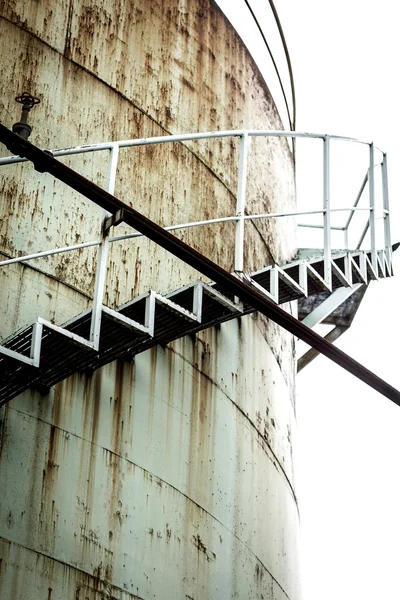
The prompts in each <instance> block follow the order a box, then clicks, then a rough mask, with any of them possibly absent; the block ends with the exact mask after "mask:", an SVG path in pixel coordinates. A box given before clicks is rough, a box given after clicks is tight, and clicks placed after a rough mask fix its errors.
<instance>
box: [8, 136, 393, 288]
mask: <svg viewBox="0 0 400 600" xmlns="http://www.w3.org/2000/svg"><path fill="white" fill-rule="evenodd" d="M232 137H235V138H240V152H239V161H238V186H237V198H236V199H237V202H236V212H235V214H233V215H231V216H225V217H218V216H217V215H216V216H215V218H212V219H208V220H202V221H192V222H189V223H179V224H172V225H169V226H166V227H165V229H167V230H169V231H173V230H177V229H185V228H189V227H197V226H202V225H210V224H213V223H222V222H229V221H231V222H236V242H235V263H234V268H235V271H237V272H243V268H244V264H243V262H244V261H243V259H244V227H245V222H246V221H255V220H258V219H263V220H267V219H272V218H274V219H275V218H283V217H297V218H299V217H303V216H305V215H319V216H320V218H321V221H322V222H321V223H317V224H315V223H309V224H307V223H304V222H300V223H298V226H299V227H302V228H304V227H306V228H307V227H308V228H309V229H321V230H322V232H323V253H324V280H325V282H326V284H327V285H328V286H330V283H331V279H332V272H331V258H332V232H334V231H339V232H342V234H343V244H341V245H340V248H341V249H342V250H354V249H359V248H361V246H362V244H363V243H365V239H366V236H367V233H368V231H369V234H370V235H369V239H370V245H369V248H368V250H369V251H370V255H371V263H372V267H373V269H374V270H375V271H376V270H377V261H378V258H377V257H378V252H379V251H381V252H384V254H385V257H386V260H387V262H388V264H389V265H390V264H391V251H392V249H391V240H390V212H389V197H388V182H387V159H386V154H385V153H384V152H382V151H381V150H379V149H378V148H376V147H375V146H374V143H373V142H370V141H363V140H358V139H355V138H349V137H343V136H337V135H328V134H319V133H307V132H294V131H258V130H232V131H217V132H205V133H192V134H182V135H170V136H161V137H153V138H141V139H133V140H121V141H117V142H103V143H99V144H90V145H85V146H76V147H74V148H64V149H59V150H54V151H53V154H54V156H56V157H62V156H69V155H77V154H87V153H90V152H101V151H107V152H108V153H109V160H108V175H107V191H109V192H110V193H113V192H114V189H115V181H116V176H117V167H118V156H119V151H120V149H122V148H134V147H136V146H146V145H151V144H166V143H174V142H181V143H185V142H192V141H195V140H205V139H210V140H212V139H221V138H232ZM253 137H265V138H270V137H273V138H298V139H299V138H308V139H314V140H320V141H322V154H323V162H322V188H323V189H322V194H321V199H320V207H319V208H316V209H315V208H313V209H312V210H311V209H308V210H307V209H306V210H300V211H299V210H298V211H291V212H274V213H260V214H247V213H246V181H247V173H248V152H249V143H250V140H251V138H253ZM333 141H340V142H347V143H352V144H361V145H366V146H367V147H368V149H369V153H368V161H367V165H366V174H365V176H364V177H363V180H362V182H361V185H360V188H359V192H358V194H357V196H356V198H355V201H354V202H353V204H351V205H350V206H347V207H340V206H339V207H338V206H333V205H332V202H331V175H332V161H331V153H330V149H331V144H332V142H333ZM377 154H379V155H380V156H381V160H380V161H379V162H378V164H377V163H376V155H377ZM24 160H25V159H23V158H21V157H19V156H13V157H5V158H0V167H1V166H4V165H11V164H16V163H19V162H23V161H24ZM349 168H350V167H349ZM377 169H380V170H381V189H380V194H379V198H380V203H381V206H380V207H379V206H378V202H377V197H378V196H377V193H376V192H377V190H376V187H377V186H376V182H375V179H376V178H375V174H376V170H377ZM314 176H315V174H314ZM366 194H367V196H368V204H367V206H364V207H362V206H360V200H361V198H362V197H364V196H365V195H366ZM362 211H363V212H366V213H367V218H366V220H365V223H364V226H363V229H362V233H361V236H360V238H359V240H358V243H357V244H356V245H355V246H353V247H351V248H350V247H349V228H350V226H351V225H352V221H353V218H354V215H355V213H356V212H362ZM378 211H379V212H378ZM334 213H344V214H345V215H347V218H346V221H345V222H343V224H342V225H340V226H338V225H332V224H331V220H332V216H333V214H334ZM380 219H382V220H383V239H384V244H383V247H382V248H378V245H377V227H378V226H379V221H380ZM111 224H112V223H110V225H111ZM139 235H141V234H139V233H132V234H127V235H121V236H114V237H110V238H109V239H108V241H109V242H111V243H112V242H116V241H121V240H124V239H129V238H134V237H138V236H139ZM100 244H102V241H101V240H95V241H88V242H84V243H81V244H75V245H71V246H66V247H63V248H56V249H53V250H47V251H42V252H36V253H34V254H29V255H25V256H20V257H18V258H11V259H7V260H4V261H1V262H0V266H5V265H7V264H12V263H16V262H26V261H29V260H33V259H36V258H40V257H44V256H49V255H53V254H58V253H61V252H69V251H72V250H79V249H82V248H87V247H90V246H98V245H100Z"/></svg>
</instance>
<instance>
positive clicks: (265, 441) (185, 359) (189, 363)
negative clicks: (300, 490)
mask: <svg viewBox="0 0 400 600" xmlns="http://www.w3.org/2000/svg"><path fill="white" fill-rule="evenodd" d="M167 347H168V349H169V350H170V351H171V352H173V353H174V354H177V355H178V356H179V357H180V358H181V359H182V360H183V361H184V362H186V363H187V364H188V365H190V366H191V367H192V368H193V369H194V370H195V371H197V372H198V373H200V374H201V375H202V376H203V377H204V378H206V379H207V380H208V381H210V382H211V383H212V384H213V385H215V387H216V388H217V389H218V391H219V392H221V393H222V394H223V395H224V396H225V398H227V399H228V400H230V402H232V404H233V405H234V406H235V408H237V410H238V411H239V412H240V413H241V414H242V415H243V417H244V418H245V419H246V420H247V421H248V423H250V425H251V426H252V427H253V429H255V431H256V433H257V443H258V444H260V445H261V446H262V444H261V443H260V440H259V438H261V440H262V442H263V443H264V444H266V445H267V446H268V449H269V450H270V452H271V454H272V456H273V457H274V459H275V460H276V462H277V463H278V465H279V467H280V470H281V472H282V474H283V476H284V477H285V479H286V481H287V484H288V486H289V487H290V490H291V492H292V496H293V500H294V502H295V504H296V507H297V513H298V515H299V516H300V510H299V506H298V501H297V495H296V492H295V491H294V487H293V485H292V483H291V481H290V479H289V477H288V475H287V474H286V471H285V469H284V468H283V466H282V464H281V462H280V460H279V458H278V457H277V456H276V454H275V452H274V451H273V449H272V448H271V446H270V444H269V443H268V442H267V440H265V438H263V436H262V434H261V432H260V431H259V430H258V429H257V427H256V426H255V424H254V422H253V421H252V420H251V419H250V417H249V416H248V415H247V414H246V413H245V412H244V410H243V409H242V408H241V407H240V406H239V405H238V404H236V402H235V401H234V400H232V398H230V397H229V396H228V394H227V393H226V392H225V391H224V390H223V389H222V388H221V386H220V385H219V384H218V383H217V382H216V381H214V380H213V379H211V377H210V376H209V375H207V373H204V372H203V371H202V370H201V369H199V367H197V366H196V365H194V364H192V363H191V362H190V361H189V359H188V358H186V357H185V356H183V355H182V354H180V353H179V352H178V351H177V350H175V349H173V348H171V347H170V345H169V344H168V345H167ZM268 348H269V349H270V350H271V352H272V348H271V347H270V346H269V345H268ZM272 354H273V356H274V358H275V360H276V357H275V354H274V353H273V352H272ZM277 365H278V368H279V371H280V372H281V374H282V377H283V378H284V375H283V373H282V371H281V369H280V367H279V364H278V363H277ZM284 379H285V378H284ZM285 382H286V380H285ZM288 387H289V386H288ZM289 404H290V407H291V409H292V411H293V417H294V418H295V407H294V406H293V404H292V402H291V401H290V402H289ZM266 454H267V453H266ZM267 456H268V454H267ZM268 458H269V460H271V462H272V464H274V461H273V460H272V459H271V457H270V456H268ZM274 466H275V468H276V465H275V464H274ZM277 470H278V469H277Z"/></svg>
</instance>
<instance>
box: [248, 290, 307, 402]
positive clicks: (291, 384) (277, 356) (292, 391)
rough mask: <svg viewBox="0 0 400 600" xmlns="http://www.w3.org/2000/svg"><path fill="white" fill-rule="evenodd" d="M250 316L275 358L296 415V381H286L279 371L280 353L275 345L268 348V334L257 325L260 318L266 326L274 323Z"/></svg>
mask: <svg viewBox="0 0 400 600" xmlns="http://www.w3.org/2000/svg"><path fill="white" fill-rule="evenodd" d="M292 302H296V300H292ZM285 304H286V303H285ZM285 304H283V305H281V308H283V307H284V306H285ZM250 316H251V318H252V319H253V321H254V323H255V325H256V327H257V329H258V331H259V332H260V333H261V335H262V337H263V338H264V340H265V342H266V343H267V345H268V348H270V350H271V352H272V354H273V355H274V358H275V360H276V362H277V364H278V367H279V370H280V372H281V373H282V377H283V379H284V380H285V383H286V385H287V388H288V390H289V393H290V404H291V405H292V407H293V410H294V412H295V413H296V406H295V396H296V394H295V381H296V380H295V379H294V380H293V381H288V380H287V379H286V375H285V373H284V372H283V370H282V369H281V366H280V362H279V360H281V356H282V353H279V352H278V351H277V350H276V349H275V345H271V346H270V342H269V340H268V337H267V336H268V334H267V333H265V330H263V329H261V327H260V325H259V320H258V317H262V318H261V322H263V320H264V319H265V321H266V322H267V323H268V324H269V323H270V322H271V323H272V326H274V325H275V323H274V321H271V320H270V319H268V317H264V316H263V315H261V313H258V312H254V313H252V314H251V315H250ZM265 321H264V322H265ZM291 337H292V338H293V336H291Z"/></svg>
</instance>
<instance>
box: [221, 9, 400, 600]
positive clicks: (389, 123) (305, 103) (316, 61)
mask: <svg viewBox="0 0 400 600" xmlns="http://www.w3.org/2000/svg"><path fill="white" fill-rule="evenodd" d="M219 4H220V6H221V7H222V8H223V9H224V10H225V11H226V12H227V13H228V16H230V18H231V20H232V21H233V23H234V25H235V26H236V28H237V29H238V30H239V33H240V34H241V36H242V37H243V38H244V39H245V42H246V43H247V45H248V46H249V47H250V48H249V49H250V50H251V51H252V53H253V55H256V57H257V62H258V64H259V66H260V68H261V69H262V70H263V71H264V73H265V77H266V79H267V81H268V82H270V81H271V76H270V74H269V71H268V66H267V63H268V59H267V56H266V53H265V50H263V47H262V46H263V44H262V42H261V41H259V40H258V39H257V35H256V33H255V30H254V26H253V25H252V24H251V19H250V18H249V17H248V16H247V17H246V14H245V13H246V9H245V7H244V2H243V0H219ZM251 4H252V6H253V9H254V10H255V11H256V13H257V16H258V18H259V19H260V21H261V23H262V24H263V28H264V31H265V33H268V40H269V42H271V46H273V45H274V44H275V47H278V46H279V43H278V44H277V42H276V40H277V38H276V37H275V36H274V34H269V32H270V30H271V27H270V17H269V16H268V13H269V10H268V6H269V3H268V1H267V0H252V2H251ZM275 5H276V8H277V10H278V13H279V16H280V19H281V22H282V26H283V30H284V33H285V37H286V40H287V43H288V46H289V51H290V56H291V60H292V63H293V69H294V76H295V83H296V95H297V127H296V129H297V130H300V131H313V132H321V133H332V134H339V135H348V136H353V137H358V138H362V139H366V140H374V141H375V142H376V144H377V145H378V146H379V147H380V148H382V149H383V150H385V151H386V152H387V153H388V162H389V184H390V198H391V209H392V241H393V242H396V241H400V211H399V190H400V186H399V184H398V181H397V180H396V177H397V171H398V169H399V167H398V165H399V164H400V163H399V160H400V152H399V147H398V140H397V135H398V130H399V127H398V111H399V107H400V92H399V90H400V83H399V68H398V59H399V57H400V48H399V45H400V44H399V34H398V22H399V18H398V5H397V3H395V2H390V1H389V0H381V2H379V3H377V2H372V1H368V0H364V1H361V0H347V1H344V0H336V1H335V2H327V1H323V0H302V2H299V1H298V0H297V1H296V0H280V1H278V0H276V1H275ZM278 54H279V50H278ZM282 60H283V59H282V57H280V66H281V65H282V64H283V63H282ZM286 83H287V78H286ZM272 87H273V86H272V85H271V88H272ZM275 90H277V88H276V86H275V87H274V91H273V93H274V94H277V93H278V92H276V91H275ZM348 177H349V178H350V177H351V175H350V173H349V174H348ZM396 265H397V273H398V274H397V277H395V278H392V279H388V280H384V281H379V282H374V283H372V284H371V285H370V286H369V289H368V291H367V294H366V296H365V298H364V300H363V302H362V304H361V307H360V309H359V311H358V313H357V315H356V318H355V321H354V322H353V325H352V327H351V329H350V331H348V332H347V333H346V334H344V336H343V337H342V338H341V339H340V340H339V341H338V342H337V345H338V346H339V347H341V348H342V349H343V350H344V351H345V352H347V353H349V354H350V355H351V356H352V357H354V358H355V359H356V360H358V361H360V362H361V363H363V364H364V365H366V366H367V367H368V368H370V369H371V370H373V371H374V372H376V373H377V374H378V375H380V376H381V377H382V378H384V379H386V380H387V381H389V382H390V383H391V384H392V385H394V386H395V387H397V388H398V389H400V352H399V346H400V341H399V334H400V316H399V309H398V306H399V298H400V280H399V273H400V256H399V254H398V253H397V254H396V255H395V268H396ZM297 415H298V438H297V453H296V454H297V491H298V495H299V500H300V510H301V533H302V557H301V558H302V579H303V598H304V600H338V599H340V600H359V599H360V600H361V599H362V600H376V599H377V598H385V600H391V599H394V598H396V599H398V598H400V462H399V459H400V435H399V434H400V408H399V407H397V406H395V405H394V404H392V403H391V402H390V401H389V400H387V399H386V398H384V397H382V396H380V395H379V394H377V393H376V392H374V391H373V390H371V389H370V388H368V387H367V386H366V385H365V384H364V383H362V382H360V381H359V380H357V379H355V378H354V377H353V376H351V375H349V374H347V373H346V372H344V371H343V370H342V369H340V368H339V367H338V366H336V365H334V364H333V363H331V362H330V361H329V360H328V359H326V358H324V357H319V358H317V359H316V360H315V361H314V362H313V363H312V364H311V365H309V366H308V367H307V368H306V369H305V370H304V371H302V373H300V374H299V376H298V378H297Z"/></svg>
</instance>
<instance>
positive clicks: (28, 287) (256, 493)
mask: <svg viewBox="0 0 400 600" xmlns="http://www.w3.org/2000/svg"><path fill="white" fill-rule="evenodd" d="M0 14H1V15H2V18H1V19H0V50H1V56H2V84H1V85H2V87H3V91H2V94H1V102H2V103H3V105H0V116H1V118H2V120H3V122H5V124H7V125H9V126H11V124H12V123H13V122H14V121H16V120H18V118H19V113H18V110H16V106H15V104H14V100H13V98H14V96H15V95H17V93H20V92H21V91H22V90H24V89H27V90H29V91H31V92H32V93H34V94H35V95H38V96H40V97H41V98H42V103H41V104H40V105H39V107H37V108H35V110H34V111H32V113H31V119H30V120H31V122H32V125H33V126H34V133H33V134H32V139H33V140H34V141H35V143H37V144H38V145H41V146H42V147H53V148H54V147H61V146H70V145H76V144H84V143H88V142H97V141H104V140H109V139H123V138H131V137H139V136H140V137H145V136H151V135H162V134H164V133H176V132H182V131H185V130H186V131H190V130H191V131H193V130H210V129H217V128H218V129H219V128H224V129H228V128H255V129H256V128H263V129H268V128H273V129H278V128H279V127H280V120H279V117H278V115H277V113H276V110H275V107H274V105H273V103H272V100H271V97H270V95H269V93H268V90H267V88H266V86H265V84H264V83H262V82H261V81H260V77H259V73H258V71H257V69H256V67H255V65H254V63H253V62H252V60H251V59H250V58H249V56H248V54H247V52H246V50H245V49H244V47H243V45H242V43H241V41H240V39H239V38H238V37H237V35H236V34H235V33H234V32H233V31H232V30H231V28H230V26H229V24H228V23H227V22H226V21H225V19H224V18H223V17H222V15H221V13H220V12H219V10H218V9H217V8H216V7H215V6H214V5H213V3H209V2H208V1H207V0H202V1H201V2H198V1H195V0H184V1H181V2H176V1H175V0H164V1H163V2H157V1H155V2H151V3H149V2H147V1H145V0H134V1H133V0H132V1H131V2H122V1H121V2H106V1H104V2H98V3H96V6H94V5H93V3H92V2H88V1H86V0H82V1H81V2H72V0H70V1H69V2H67V3H60V2H57V3H53V2H45V1H43V2H40V3H26V2H23V1H22V0H15V1H12V2H8V3H0ZM14 88H15V89H14ZM105 158H106V157H105V155H104V154H103V155H102V154H98V155H95V156H92V157H88V156H86V157H85V159H84V160H83V161H82V160H81V158H79V159H77V158H73V159H72V158H71V159H69V163H70V164H71V166H73V167H74V168H77V169H78V170H79V171H80V172H82V173H83V174H85V175H87V176H89V177H90V178H92V179H93V180H95V181H96V182H98V183H100V184H104V181H105V174H106V160H105ZM237 159H238V146H237V144H236V143H234V142H231V141H229V140H226V141H224V142H222V141H215V142H213V143H211V142H207V143H206V142H203V143H200V144H197V145H194V144H191V145H190V144H187V146H186V147H185V146H183V145H179V144H177V145H174V146H173V147H171V148H167V147H165V148H160V149H157V148H141V149H135V150H134V151H126V152H124V153H122V152H121V164H120V168H119V172H118V175H119V180H118V183H117V187H116V194H117V195H118V196H120V197H121V198H122V199H124V200H125V201H128V202H130V203H132V205H133V206H135V208H138V209H139V210H141V211H142V212H144V213H145V214H147V215H149V216H150V217H151V218H153V219H154V220H156V221H157V222H159V223H161V224H171V223H173V222H177V221H181V222H182V221H189V220H195V219H198V218H210V217H213V216H217V215H226V214H232V212H233V209H234V207H235V202H236V201H235V194H236V183H237ZM250 164H252V167H251V171H250V173H249V180H248V191H249V200H248V202H249V210H257V211H260V212H261V211H265V210H267V209H269V208H271V210H272V211H278V210H279V211H283V210H284V209H285V208H289V207H293V204H294V186H293V164H292V158H291V155H290V152H289V148H288V145H287V143H286V142H285V141H282V140H281V141H273V140H272V141H269V142H265V141H262V140H257V141H255V142H254V143H253V144H252V149H251V156H250ZM261 174H262V180H263V181H261V177H260V175H261ZM0 178H1V186H2V198H3V201H2V203H1V208H0V210H1V211H2V212H1V215H0V253H2V254H3V255H5V256H9V255H13V256H14V255H16V254H17V253H19V252H21V253H26V252H31V251H36V250H43V249H46V248H51V247H55V246H64V245H66V244H68V243H73V242H75V241H76V242H81V241H86V240H89V239H97V238H98V236H99V232H100V224H101V220H102V216H103V215H102V213H101V211H99V209H98V208H96V207H93V206H91V205H89V203H87V202H86V201H84V200H82V199H81V198H79V197H78V196H77V195H75V194H73V193H72V192H71V191H70V190H67V191H66V190H65V189H64V188H62V187H61V186H60V184H58V183H57V182H55V181H53V180H52V179H51V178H50V177H48V176H46V175H41V174H38V173H36V172H34V171H33V169H32V167H31V166H29V165H19V166H17V165H15V166H13V167H12V168H7V169H3V168H1V171H0ZM120 229H122V228H120ZM246 229H247V232H248V236H247V241H246V263H247V266H246V268H247V269H248V270H249V271H254V270H256V269H259V268H261V267H264V266H266V265H267V264H268V263H269V262H270V259H271V254H272V255H273V257H274V259H275V260H276V261H277V262H286V261H288V260H289V259H290V258H291V257H292V254H293V235H292V234H293V227H292V224H291V223H288V220H287V219H286V220H285V222H284V223H283V222H279V221H278V222H274V223H271V224H270V225H265V224H264V225H262V224H261V223H257V225H248V226H246ZM182 235H185V239H186V240H187V241H188V242H189V243H191V244H192V245H194V246H195V247H196V248H199V249H201V250H202V252H204V253H205V254H206V255H208V256H210V257H213V258H214V259H216V260H217V261H219V262H220V263H221V264H222V265H223V266H224V267H226V268H232V247H233V240H234V228H233V226H228V225H224V226H222V225H221V226H213V227H212V228H204V229H203V230H198V229H196V230H194V229H193V230H191V231H189V232H187V233H185V234H182ZM230 241H232V246H231V245H230V244H229V242H230ZM94 261H95V251H90V250H86V251H83V252H81V253H79V254H76V255H72V254H71V255H70V256H68V257H64V258H63V259H60V257H56V258H50V259H47V260H45V261H40V262H36V263H34V265H32V266H33V267H35V268H32V267H28V266H13V267H7V268H6V269H1V270H0V278H1V279H0V305H1V306H2V314H1V317H0V319H1V320H0V325H1V331H0V338H4V337H6V336H8V335H10V334H11V333H13V332H15V331H16V330H17V329H19V328H20V327H22V326H24V325H28V324H30V323H32V322H33V321H34V318H35V317H36V315H40V316H43V317H45V318H48V319H50V320H54V321H55V322H56V323H62V322H64V321H65V320H67V319H69V318H71V317H73V316H75V315H77V314H78V313H79V312H81V311H82V310H84V309H86V308H87V305H88V298H89V297H90V295H91V293H92V286H93V278H94V269H93V265H94ZM196 278H197V274H196V273H193V271H192V270H191V269H188V268H187V267H186V266H185V265H181V264H178V263H177V262H176V261H175V260H173V259H171V258H170V257H167V256H166V254H165V252H163V251H161V250H159V249H157V248H156V247H155V246H154V245H152V244H149V243H148V242H146V241H144V240H141V241H135V242H129V243H125V244H124V245H120V246H117V245H114V247H113V248H112V251H111V255H110V261H109V270H108V279H107V290H106V298H105V300H106V303H107V304H108V305H109V306H112V307H113V306H115V305H119V304H121V303H123V302H126V301H128V300H130V299H132V298H133V297H134V296H136V295H137V294H139V293H141V292H143V291H146V290H148V289H149V288H155V289H157V291H159V292H161V293H163V292H168V291H170V290H171V289H174V288H177V287H179V285H181V284H186V283H188V282H189V281H193V280H194V279H196ZM275 357H278V360H277V359H276V358H275ZM293 378H294V370H293V346H292V340H291V338H290V336H289V335H287V334H285V333H282V332H280V331H279V330H278V329H277V328H276V327H275V326H274V325H273V324H269V323H267V322H266V320H265V319H261V318H257V317H245V318H244V319H242V321H240V322H239V321H238V322H236V321H232V322H230V323H228V324H224V325H222V326H221V327H220V328H214V329H212V330H210V331H208V332H203V333H201V334H197V336H192V337H187V338H183V339H182V340H179V341H177V342H175V343H174V344H173V345H172V346H171V347H161V346H159V347H158V348H155V349H152V350H151V351H147V352H145V353H143V354H142V355H140V356H138V357H136V358H135V359H134V361H132V362H129V361H127V362H114V363H111V364H110V365H108V366H106V367H103V368H102V369H101V370H99V371H97V372H96V373H95V374H93V375H89V374H85V375H75V376H73V377H70V378H69V379H67V380H65V381H64V382H62V383H60V384H58V385H57V386H55V387H54V388H52V390H51V392H50V394H48V395H46V396H43V397H42V396H40V395H39V394H38V393H34V392H32V393H29V392H26V393H24V394H23V395H22V396H21V397H19V398H16V399H15V400H13V401H12V402H11V403H10V404H9V405H8V406H7V408H6V409H2V420H1V423H2V425H1V428H2V433H1V438H0V439H1V442H0V444H1V445H0V477H1V481H2V485H3V490H4V495H3V498H2V501H1V503H0V539H1V546H0V547H1V550H0V558H1V561H0V595H1V596H2V597H4V598H7V599H8V598H10V600H25V599H26V598H30V599H31V598H32V599H33V600H42V599H46V600H61V599H62V600H65V599H66V598H68V599H69V598H71V600H100V598H110V599H117V600H128V599H129V600H131V599H133V598H146V599H148V598H159V599H162V600H165V599H168V598H176V597H179V598H188V599H192V600H194V599H196V600H202V599H204V600H205V599H207V598H215V599H216V598H259V599H260V600H261V598H263V599H264V600H266V599H268V600H272V599H274V600H277V599H279V600H280V599H281V598H286V597H289V598H293V599H295V598H299V591H298V590H299V585H298V569H297V528H298V513H297V505H296V501H295V496H294V492H293V475H292V437H293V428H294V419H293V394H294V386H293Z"/></svg>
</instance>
